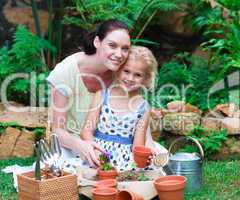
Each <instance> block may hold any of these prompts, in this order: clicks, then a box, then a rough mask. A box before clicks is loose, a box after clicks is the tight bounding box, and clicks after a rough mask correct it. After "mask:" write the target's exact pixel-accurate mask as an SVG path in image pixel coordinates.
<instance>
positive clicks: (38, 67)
mask: <svg viewBox="0 0 240 200" xmlns="http://www.w3.org/2000/svg"><path fill="white" fill-rule="evenodd" d="M46 49H48V50H50V51H52V52H55V48H54V47H53V46H51V45H50V44H49V43H48V42H47V41H46V40H44V39H41V38H39V37H38V36H35V35H33V34H32V33H31V32H29V31H28V30H27V29H26V28H25V27H23V26H18V28H17V30H16V32H15V35H14V43H13V45H12V47H11V49H7V48H6V47H3V48H2V49H0V84H1V85H7V87H6V93H7V98H8V100H15V101H18V102H22V103H25V104H30V101H32V102H36V104H35V105H32V106H36V105H39V104H41V105H43V104H45V103H46V102H47V99H46V98H45V97H46V96H47V83H46V81H45V78H46V76H47V75H48V73H49V70H48V67H47V66H46V64H45V63H44V60H43V57H42V51H43V50H46ZM15 76H16V77H15ZM10 78H12V79H13V80H11V81H10V82H9V83H8V82H7V81H8V79H10ZM7 83H8V84H7ZM31 88H33V89H34V90H32V92H33V91H35V89H36V91H39V93H30V90H31ZM40 91H41V93H42V94H40ZM2 95H4V94H2ZM40 95H41V98H38V97H39V96H40ZM30 98H31V99H30ZM34 98H35V99H34Z"/></svg>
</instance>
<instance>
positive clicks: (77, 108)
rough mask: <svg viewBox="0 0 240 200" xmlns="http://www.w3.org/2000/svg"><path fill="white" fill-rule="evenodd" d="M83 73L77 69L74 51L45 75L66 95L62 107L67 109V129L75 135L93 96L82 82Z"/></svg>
mask: <svg viewBox="0 0 240 200" xmlns="http://www.w3.org/2000/svg"><path fill="white" fill-rule="evenodd" d="M84 75H86V74H82V73H80V71H79V68H78V64H77V53H76V54H73V55H70V56H68V57H66V58H65V59H64V60H63V61H62V62H60V63H58V64H57V65H56V67H55V68H54V70H53V71H52V72H51V73H50V74H49V76H48V77H47V81H48V82H49V83H50V84H51V85H52V86H54V87H55V88H56V89H57V90H58V91H59V92H60V93H61V94H62V95H64V96H66V97H68V99H69V101H68V105H67V107H66V108H64V109H65V110H66V111H67V130H68V131H69V132H71V133H73V134H77V135H79V134H80V131H81V129H82V126H83V124H84V120H85V117H86V114H87V112H88V109H89V106H90V103H91V100H92V97H93V93H90V92H89V91H88V90H87V88H86V86H85V84H84V83H83V80H82V78H81V77H82V76H84ZM51 106H55V105H51ZM56 109H58V108H57V107H56ZM58 123H62V120H61V119H59V122H58Z"/></svg>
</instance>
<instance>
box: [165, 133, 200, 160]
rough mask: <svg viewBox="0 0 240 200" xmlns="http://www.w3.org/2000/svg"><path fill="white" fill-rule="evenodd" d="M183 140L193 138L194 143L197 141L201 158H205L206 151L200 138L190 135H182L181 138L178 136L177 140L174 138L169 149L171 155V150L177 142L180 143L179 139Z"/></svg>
mask: <svg viewBox="0 0 240 200" xmlns="http://www.w3.org/2000/svg"><path fill="white" fill-rule="evenodd" d="M182 140H191V141H192V142H193V143H195V144H196V145H197V147H198V149H199V150H200V156H201V160H203V158H204V151H203V148H202V145H201V144H200V142H199V141H198V140H196V139H195V138H193V137H190V136H189V137H180V138H177V139H176V140H174V141H173V142H172V143H171V145H170V147H169V150H168V152H169V154H170V155H171V150H172V148H173V146H174V145H175V144H176V143H178V142H179V141H182Z"/></svg>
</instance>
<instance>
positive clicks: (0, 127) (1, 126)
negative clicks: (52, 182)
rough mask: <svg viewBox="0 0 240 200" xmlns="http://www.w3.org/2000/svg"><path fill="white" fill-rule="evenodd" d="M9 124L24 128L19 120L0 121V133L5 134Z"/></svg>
mask: <svg viewBox="0 0 240 200" xmlns="http://www.w3.org/2000/svg"><path fill="white" fill-rule="evenodd" d="M9 126H10V127H14V128H17V129H19V130H22V127H21V126H20V125H19V124H18V123H17V122H0V135H1V134H3V133H4V132H5V130H6V128H7V127H9Z"/></svg>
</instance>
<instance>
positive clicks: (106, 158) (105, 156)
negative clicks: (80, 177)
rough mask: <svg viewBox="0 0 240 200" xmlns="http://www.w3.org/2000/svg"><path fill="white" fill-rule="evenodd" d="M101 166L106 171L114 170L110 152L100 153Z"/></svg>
mask: <svg viewBox="0 0 240 200" xmlns="http://www.w3.org/2000/svg"><path fill="white" fill-rule="evenodd" d="M99 160H100V165H101V166H100V168H101V169H102V170H104V171H108V170H112V169H113V166H112V165H111V163H110V154H109V153H107V152H105V153H102V154H100V155H99Z"/></svg>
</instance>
